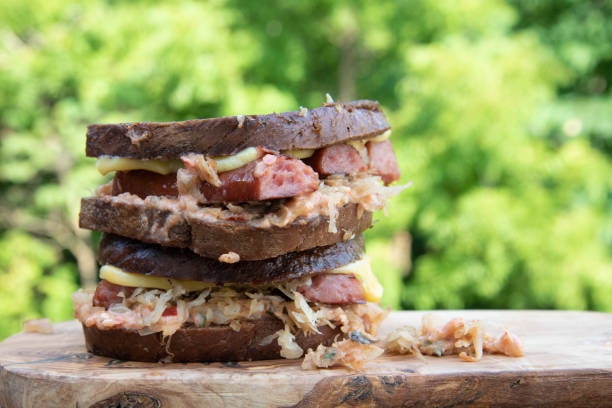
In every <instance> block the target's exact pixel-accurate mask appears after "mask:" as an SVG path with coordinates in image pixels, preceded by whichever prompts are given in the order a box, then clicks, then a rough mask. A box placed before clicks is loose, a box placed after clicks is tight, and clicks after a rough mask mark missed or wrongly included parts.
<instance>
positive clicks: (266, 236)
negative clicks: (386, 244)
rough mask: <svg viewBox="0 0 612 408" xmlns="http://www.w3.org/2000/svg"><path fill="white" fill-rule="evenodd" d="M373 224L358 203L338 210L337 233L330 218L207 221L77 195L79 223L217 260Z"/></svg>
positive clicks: (281, 250)
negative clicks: (279, 222)
mask: <svg viewBox="0 0 612 408" xmlns="http://www.w3.org/2000/svg"><path fill="white" fill-rule="evenodd" d="M371 224H372V213H370V212H363V213H362V214H360V211H359V207H358V204H354V203H350V204H347V205H345V206H344V207H341V208H339V209H338V217H337V219H336V228H337V232H335V233H334V232H329V218H328V217H326V216H318V217H313V218H308V219H305V218H298V219H296V220H295V221H293V222H292V223H290V224H288V225H286V226H284V227H275V226H271V227H265V228H264V227H257V226H254V225H253V224H252V223H249V222H245V221H231V220H220V221H208V220H204V219H202V218H198V217H197V216H193V215H190V214H186V213H183V212H180V211H178V210H169V209H165V208H161V207H158V206H155V205H154V204H150V203H148V204H145V203H142V202H133V203H130V202H125V201H121V200H118V199H117V198H116V197H113V196H101V197H86V198H83V199H81V212H80V214H79V226H80V227H81V228H86V229H90V230H96V231H102V232H107V233H112V234H117V235H121V236H124V237H128V238H133V239H137V240H139V241H144V242H148V243H153V244H159V245H163V246H170V247H178V248H189V249H191V250H192V251H193V252H195V253H196V254H198V255H200V256H203V257H207V258H214V259H218V258H219V256H221V255H222V254H225V253H228V252H235V253H236V254H238V255H239V256H240V259H241V260H247V261H249V260H250V261H252V260H260V259H267V258H274V257H277V256H280V255H283V254H286V253H289V252H301V251H306V250H308V249H311V248H315V247H319V246H327V245H332V244H335V243H337V242H340V241H344V240H347V239H349V238H351V237H353V236H355V235H359V234H360V233H362V232H363V231H364V230H366V229H368V228H369V227H370V226H371Z"/></svg>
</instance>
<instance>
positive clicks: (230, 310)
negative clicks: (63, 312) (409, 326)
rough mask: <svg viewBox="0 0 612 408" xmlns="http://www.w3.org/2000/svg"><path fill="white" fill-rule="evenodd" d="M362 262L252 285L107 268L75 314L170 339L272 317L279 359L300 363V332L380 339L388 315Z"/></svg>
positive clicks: (101, 325)
mask: <svg viewBox="0 0 612 408" xmlns="http://www.w3.org/2000/svg"><path fill="white" fill-rule="evenodd" d="M364 265H368V261H367V259H364V260H360V261H357V262H354V263H352V264H349V265H345V266H344V267H341V268H337V269H336V270H331V271H328V272H327V273H323V274H317V275H312V276H308V277H305V278H299V279H292V280H289V281H285V282H280V283H275V284H272V285H265V286H250V287H241V286H240V285H231V286H228V285H225V286H218V285H212V284H206V283H202V282H194V281H180V280H170V279H164V278H153V277H150V276H145V275H139V274H131V273H128V272H125V271H122V270H120V269H118V268H115V267H109V266H103V267H102V268H101V273H100V274H101V278H104V279H103V280H102V281H101V282H100V284H99V285H98V287H97V288H96V290H95V291H93V290H83V289H81V290H79V291H77V292H76V293H75V294H74V295H73V303H74V312H75V317H76V318H77V319H78V320H79V321H81V322H82V323H83V324H84V325H86V326H88V327H92V326H95V327H97V328H98V329H101V330H111V329H127V330H133V331H138V333H139V334H141V335H148V334H152V333H157V332H161V333H162V334H163V335H164V336H171V335H172V334H174V333H175V332H176V331H177V330H179V329H189V328H192V327H196V328H201V327H208V326H211V325H227V326H229V327H231V328H232V329H233V330H235V331H239V330H240V326H241V323H242V322H244V321H249V320H257V319H262V318H267V317H269V316H274V317H275V318H277V319H279V320H281V321H282V322H283V324H284V329H283V330H279V331H278V332H277V333H275V335H274V336H273V337H274V338H271V339H270V341H272V340H275V339H276V340H277V341H278V344H279V346H280V347H281V356H283V357H285V358H299V357H301V356H302V354H303V352H304V350H302V349H301V348H300V347H299V346H298V345H297V343H296V342H295V341H294V340H295V335H296V334H298V332H299V331H301V332H303V333H304V334H309V333H319V332H320V331H319V328H320V327H321V326H326V325H327V326H329V327H331V328H336V327H340V329H341V330H342V332H343V333H346V334H348V333H353V332H355V333H360V334H361V335H363V336H365V338H368V339H370V340H372V341H374V339H375V336H376V333H377V330H378V328H379V326H380V324H381V323H382V321H383V320H384V318H385V316H386V312H385V311H383V310H382V309H381V308H380V307H379V306H378V305H377V304H376V303H374V302H375V301H378V300H379V298H380V295H381V294H382V293H381V292H382V288H381V287H380V284H378V282H377V281H376V278H375V277H374V275H372V273H371V270H370V269H369V267H367V266H364ZM134 275H136V276H134ZM155 279H157V281H156V280H155ZM198 284H199V285H198Z"/></svg>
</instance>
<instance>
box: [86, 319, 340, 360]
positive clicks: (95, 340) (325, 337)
mask: <svg viewBox="0 0 612 408" xmlns="http://www.w3.org/2000/svg"><path fill="white" fill-rule="evenodd" d="M283 327H284V325H283V323H282V322H281V321H280V320H278V319H276V318H273V317H264V318H261V319H257V320H245V321H242V322H241V325H240V330H239V331H234V330H233V329H231V328H230V327H229V326H209V327H205V328H185V329H179V330H178V331H177V332H176V333H174V334H173V335H172V336H170V337H167V338H165V339H164V338H163V337H162V335H161V333H154V334H148V335H146V336H141V335H140V334H138V332H137V331H133V330H127V329H110V330H100V329H98V328H97V327H86V326H85V325H83V331H84V333H85V344H86V345H87V350H88V351H89V352H91V353H93V354H96V355H100V356H105V357H111V358H115V359H119V360H132V361H152V362H153V361H160V360H162V359H164V360H166V359H168V360H171V361H172V362H176V363H180V362H197V361H200V362H209V361H246V360H270V359H276V358H281V356H280V346H279V345H278V341H277V340H276V339H272V340H270V339H266V337H267V336H270V335H272V334H274V333H276V332H277V331H278V330H281V329H282V328H283ZM319 331H320V332H321V334H318V333H313V334H309V335H304V334H303V332H301V331H300V333H299V334H297V335H296V336H295V340H296V342H297V344H298V345H299V346H300V347H301V348H302V349H303V350H304V351H306V350H308V349H309V348H312V349H315V348H316V347H317V346H318V345H319V344H324V345H326V346H329V345H330V344H331V343H332V342H333V341H334V338H335V337H336V336H338V338H340V337H342V332H341V331H340V328H339V327H336V328H335V329H332V328H331V327H329V326H321V327H319Z"/></svg>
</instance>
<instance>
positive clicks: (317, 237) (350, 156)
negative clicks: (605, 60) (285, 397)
mask: <svg viewBox="0 0 612 408" xmlns="http://www.w3.org/2000/svg"><path fill="white" fill-rule="evenodd" d="M390 131H391V129H390V126H389V124H388V122H387V120H386V118H385V116H384V113H383V112H382V110H381V109H380V107H379V105H378V103H377V102H373V101H367V100H361V101H354V102H350V103H345V104H342V103H334V102H333V101H330V100H329V99H328V103H325V104H323V106H322V107H320V108H316V109H312V110H310V109H306V108H300V110H299V111H295V112H285V113H280V114H276V113H274V114H268V115H248V116H247V115H245V116H230V117H221V118H211V119H196V120H188V121H183V122H169V123H150V122H149V123H122V124H95V125H90V126H88V129H87V144H86V154H87V156H89V157H96V158H97V162H96V166H97V168H98V170H99V171H100V172H101V173H102V174H109V173H111V174H112V175H113V177H112V180H111V181H109V182H108V183H106V184H104V185H102V186H100V187H98V188H97V189H96V191H95V194H94V195H93V196H92V197H86V198H83V199H82V200H81V211H80V217H79V224H80V226H81V227H82V228H86V229H91V230H96V231H101V232H103V233H104V234H103V238H102V240H101V242H100V246H99V249H98V262H99V264H100V279H101V280H100V283H99V284H98V286H97V287H96V289H95V290H83V289H81V290H79V291H77V292H76V293H75V294H74V295H73V303H74V311H75V317H76V318H77V319H78V320H79V321H80V322H81V323H82V325H83V330H84V335H85V341H86V345H87V349H88V350H89V351H90V352H92V353H94V354H98V355H102V356H108V357H112V358H118V359H123V360H136V361H173V362H190V361H242V360H263V359H272V358H279V357H283V358H290V359H293V358H299V357H302V356H303V355H304V354H305V353H307V352H310V353H315V351H314V350H316V349H317V348H319V347H327V348H326V350H328V349H329V347H334V345H338V350H339V351H340V350H341V351H342V352H341V353H339V354H342V356H344V358H345V360H346V361H347V362H348V363H347V364H348V365H358V364H359V363H358V362H359V361H365V360H366V359H367V358H371V357H372V356H373V355H377V354H379V352H380V349H377V348H376V347H375V345H374V343H375V341H376V334H377V330H378V328H379V327H380V324H381V323H382V321H383V320H384V318H385V316H386V313H387V312H386V311H384V310H383V309H382V308H381V307H380V305H379V303H378V302H379V300H380V298H381V295H382V287H381V286H380V284H379V283H378V281H377V280H376V278H375V276H374V274H373V273H372V270H371V267H370V263H369V260H368V258H367V256H366V255H365V252H364V241H363V237H362V232H363V231H365V230H366V229H368V228H370V227H371V225H372V212H373V211H376V210H379V209H384V208H385V206H386V203H387V201H388V200H389V199H390V198H391V197H392V196H394V195H396V194H398V193H399V192H400V191H401V190H402V189H403V187H402V186H394V185H390V184H391V183H393V182H394V181H396V180H398V179H399V175H400V174H399V167H398V165H397V160H396V157H395V154H394V151H393V146H392V144H391V141H390V140H389V135H390ZM339 357H340V356H339V355H335V356H334V358H335V360H338V358H339ZM355 362H357V363H355ZM353 363H355V364H353Z"/></svg>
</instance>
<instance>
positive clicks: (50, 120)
mask: <svg viewBox="0 0 612 408" xmlns="http://www.w3.org/2000/svg"><path fill="white" fill-rule="evenodd" d="M610 21H612V1H610V0H590V1H583V0H555V1H552V0H551V1H538V0H520V1H510V2H505V1H500V0H482V1H460V2H457V1H451V0H445V1H435V2H434V1H426V0H422V1H419V0H413V1H392V0H381V1H377V2H371V1H365V0H362V1H344V0H315V1H294V0H274V1H268V2H265V3H264V4H262V3H259V2H252V1H249V0H228V1H220V0H219V1H209V2H197V1H171V2H170V1H168V2H158V1H113V0H106V1H101V0H90V1H87V2H82V4H76V3H73V2H69V1H62V0H40V1H36V0H29V1H24V0H3V1H2V2H0V137H1V142H0V338H4V337H6V336H8V335H10V334H12V333H14V332H16V331H19V330H20V329H21V323H22V321H23V320H24V319H27V318H33V317H38V316H46V317H50V318H51V319H52V320H53V321H60V320H66V319H69V318H71V313H72V307H71V301H70V295H71V293H72V292H73V291H74V290H76V289H77V288H78V287H79V286H81V285H83V286H87V287H91V286H93V285H95V281H96V275H97V266H96V263H95V252H94V251H95V247H96V244H97V242H98V240H99V235H98V234H95V233H94V234H92V233H91V232H89V231H84V230H80V229H79V228H78V226H77V215H78V211H79V199H80V197H82V196H87V195H90V194H92V192H93V189H94V188H95V186H97V185H99V184H100V183H102V182H104V181H105V179H104V178H103V177H102V176H100V175H99V174H98V173H97V171H96V169H95V167H94V163H95V160H94V159H87V158H85V155H84V146H85V130H86V124H88V123H93V122H129V121H171V120H182V119H189V118H203V117H212V116H220V115H234V114H257V113H269V112H273V111H275V112H282V111H286V110H297V109H298V108H299V106H300V105H302V106H307V107H311V108H312V107H317V106H320V105H321V103H322V102H323V101H324V95H325V93H326V92H329V93H330V94H331V95H332V96H333V97H334V98H335V99H336V100H338V99H339V100H342V101H348V100H351V99H354V98H368V99H376V100H379V101H380V102H381V104H382V106H383V108H384V110H385V112H386V114H387V116H388V118H389V122H390V123H391V125H392V127H393V136H392V140H393V143H394V145H395V148H396V153H397V155H398V159H399V161H400V164H401V168H402V182H408V181H413V183H414V184H413V186H412V187H411V188H410V189H408V190H406V191H405V192H404V193H402V194H401V195H400V196H399V197H397V198H396V199H394V201H393V202H392V204H391V206H390V208H389V211H388V216H387V217H385V216H384V215H383V214H379V215H378V218H379V221H378V222H377V223H376V228H375V229H373V230H370V231H369V232H368V234H367V251H368V253H369V255H370V256H371V257H372V258H373V260H374V266H375V272H376V274H377V275H378V277H379V278H380V280H381V281H382V283H383V284H384V286H385V297H384V301H383V303H384V304H385V305H387V306H392V307H393V308H394V309H435V308H547V309H548V308H552V309H588V310H600V311H607V312H612V91H611V89H612V23H610Z"/></svg>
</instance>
